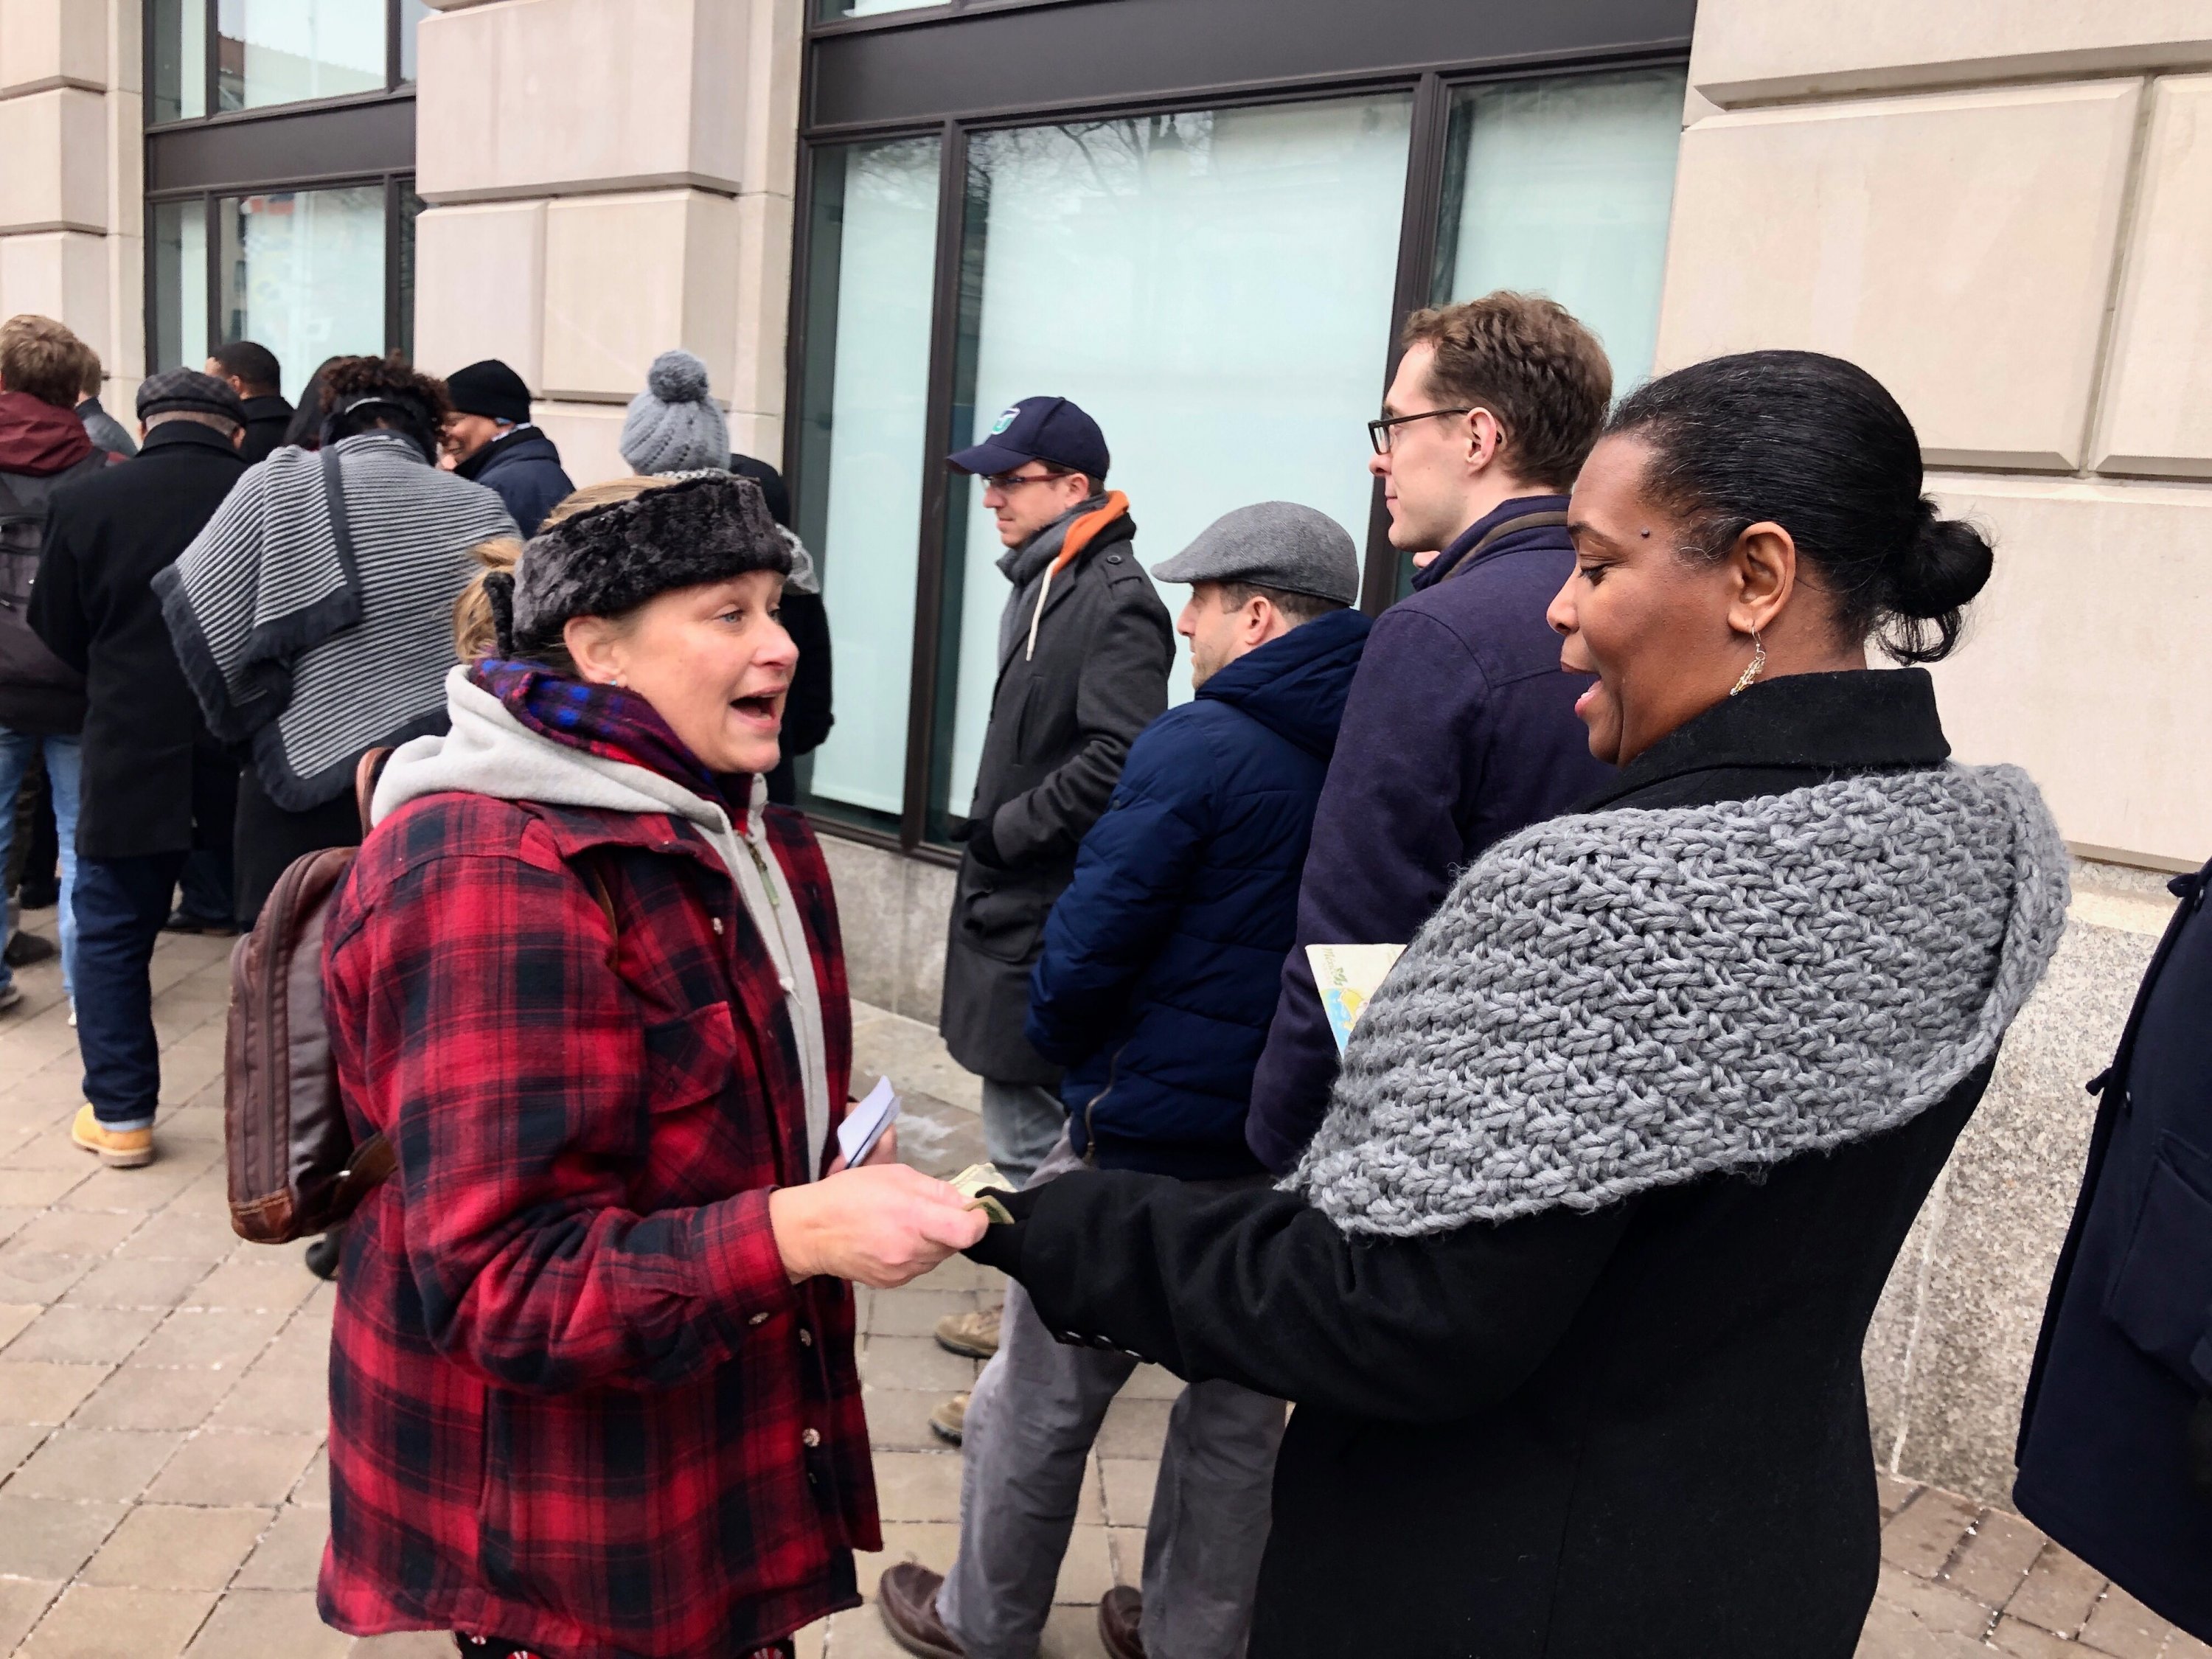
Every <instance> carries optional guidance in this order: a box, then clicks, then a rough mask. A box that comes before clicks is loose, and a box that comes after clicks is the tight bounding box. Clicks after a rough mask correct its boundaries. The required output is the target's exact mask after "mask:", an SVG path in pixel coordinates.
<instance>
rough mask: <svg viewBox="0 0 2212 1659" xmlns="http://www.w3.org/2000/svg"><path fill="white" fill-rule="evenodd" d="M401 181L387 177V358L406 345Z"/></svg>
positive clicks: (385, 296) (392, 176)
mask: <svg viewBox="0 0 2212 1659" xmlns="http://www.w3.org/2000/svg"><path fill="white" fill-rule="evenodd" d="M399 212H400V207H399V179H398V175H397V174H396V173H386V174H385V175H384V350H385V354H386V356H390V355H391V354H392V352H395V351H398V350H399V349H401V348H402V347H403V346H404V345H405V344H406V342H405V341H404V340H402V339H401V338H400V337H399Z"/></svg>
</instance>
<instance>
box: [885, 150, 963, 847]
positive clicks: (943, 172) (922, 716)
mask: <svg viewBox="0 0 2212 1659" xmlns="http://www.w3.org/2000/svg"><path fill="white" fill-rule="evenodd" d="M937 166H938V174H937V269H936V272H935V279H934V283H933V295H934V297H933V303H932V307H931V312H930V328H929V397H928V401H927V406H926V412H925V414H924V416H923V420H922V450H923V453H922V461H921V466H922V471H921V535H920V539H919V542H918V544H917V553H918V557H917V560H916V565H915V596H914V665H913V675H912V678H911V680H910V682H909V684H910V687H911V690H910V691H909V693H908V700H907V726H906V787H905V792H904V795H903V798H902V809H903V810H902V812H901V814H900V819H899V842H900V844H901V845H902V846H903V847H905V848H908V850H909V851H911V850H912V849H913V848H917V847H919V846H921V843H922V841H923V839H924V836H925V833H926V831H927V824H928V817H929V793H930V788H929V786H930V773H931V761H932V757H933V750H934V747H935V738H936V731H937V698H938V662H939V655H940V649H941V643H942V639H943V629H942V620H943V612H944V606H945V585H946V580H947V578H946V574H945V566H946V562H947V551H946V547H945V539H946V535H945V532H946V525H945V507H946V498H947V482H948V478H949V476H950V475H949V474H948V473H947V472H946V471H945V454H946V453H947V452H948V451H949V450H950V449H951V442H952V439H951V432H952V379H953V358H954V356H955V355H956V353H957V350H958V348H959V325H960V292H961V258H962V253H963V246H964V243H965V240H966V235H967V224H966V220H967V210H968V134H967V131H966V130H965V129H964V128H963V127H962V126H961V125H960V124H959V123H958V122H957V121H947V122H946V123H945V136H944V137H943V139H942V140H941V141H940V142H939V146H938V156H937Z"/></svg>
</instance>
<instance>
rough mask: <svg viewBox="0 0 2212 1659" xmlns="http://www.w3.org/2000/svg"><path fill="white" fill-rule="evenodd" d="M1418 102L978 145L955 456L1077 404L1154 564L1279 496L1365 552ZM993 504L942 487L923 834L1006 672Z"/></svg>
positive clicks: (1191, 119)
mask: <svg viewBox="0 0 2212 1659" xmlns="http://www.w3.org/2000/svg"><path fill="white" fill-rule="evenodd" d="M1411 115H1412V100H1411V97H1410V96H1409V95H1403V94H1378V95H1376V96H1374V97H1369V98H1358V99H1346V100H1332V101H1328V102H1323V103H1311V104H1295V105H1273V106H1263V107H1260V108H1255V109H1233V110H1222V111H1218V112H1194V113H1185V114H1178V115H1151V116H1135V117H1127V118H1120V119H1113V120H1103V121H1092V122H1084V123H1081V124H1078V125H1067V126H1051V127H1029V128H1022V129H1018V130H1015V131H1000V132H987V133H979V134H978V135H976V137H975V141H974V143H973V145H972V147H971V149H970V152H969V155H970V161H971V166H970V172H969V185H968V191H969V196H968V210H967V219H966V228H965V234H966V247H965V250H964V253H965V257H964V258H963V262H962V269H963V282H964V288H965V291H964V292H963V295H962V305H961V319H962V325H963V337H962V339H961V341H960V352H959V358H958V362H959V371H958V374H959V378H958V380H957V383H956V385H955V387H954V392H953V404H954V418H953V431H952V441H953V444H954V447H960V446H963V445H966V444H968V443H969V442H971V441H974V437H975V435H977V434H978V433H980V431H981V430H982V429H983V428H987V427H988V425H989V423H990V421H991V420H992V418H993V417H994V416H995V415H996V414H997V412H998V411H999V410H1001V409H1004V408H1006V406H1007V405H1008V404H1012V403H1013V402H1015V401H1016V400H1017V399H1018V398H1025V397H1029V396H1031V395H1034V394H1056V395H1059V396H1063V397H1067V398H1073V399H1074V400H1075V402H1077V403H1078V404H1081V405H1082V406H1083V407H1084V408H1085V409H1086V410H1089V411H1090V412H1091V415H1092V416H1095V417H1096V418H1097V421H1098V422H1099V424H1100V426H1101V427H1103V428H1104V430H1105V434H1106V441H1107V443H1108V445H1109V447H1110V448H1111V450H1112V452H1113V455H1114V470H1113V475H1112V477H1111V479H1110V480H1109V483H1110V484H1111V487H1113V488H1115V489H1121V490H1123V491H1125V492H1127V495H1128V497H1129V503H1130V511H1131V513H1132V515H1133V517H1134V518H1135V520H1136V521H1137V525H1138V554H1139V558H1140V559H1141V560H1142V561H1143V562H1145V563H1146V564H1148V565H1149V564H1152V563H1155V562H1158V561H1159V560H1161V559H1164V558H1165V557H1167V556H1170V554H1172V553H1174V552H1175V551H1176V550H1178V549H1180V548H1182V547H1183V546H1185V545H1187V544H1188V543H1189V542H1190V541H1191V540H1192V538H1194V537H1195V536H1196V535H1197V534H1198V532H1200V530H1202V529H1204V528H1205V527H1206V526H1207V525H1208V524H1210V523H1212V521H1213V520H1215V519H1216V518H1218V517H1219V516H1220V515H1221V514H1222V513H1225V512H1227V511H1229V510H1230V509H1231V507H1242V506H1245V505H1248V504H1249V503H1251V502H1254V501H1268V500H1285V501H1302V502H1304V503H1306V504H1307V505H1309V506H1311V507H1319V508H1321V509H1322V511H1323V512H1326V513H1330V514H1332V515H1333V516H1334V517H1335V518H1336V519H1337V520H1339V521H1340V522H1341V523H1342V524H1343V525H1344V526H1345V527H1346V529H1347V530H1349V531H1350V532H1352V536H1353V538H1354V539H1355V540H1357V541H1360V542H1364V540H1365V536H1366V529H1367V520H1368V511H1369V505H1370V499H1371V485H1370V480H1369V477H1368V474H1367V470H1366V465H1365V460H1366V455H1367V441H1366V435H1365V434H1364V432H1363V431H1362V430H1361V426H1360V423H1361V422H1363V421H1364V420H1366V419H1367V418H1368V417H1369V416H1370V415H1371V414H1372V413H1373V411H1374V407H1375V403H1376V395H1377V392H1378V389H1379V387H1380V384H1381V380H1382V374H1383V365H1384V363H1385V361H1386V359H1387V356H1388V350H1389V331H1390V315H1391V297H1392V294H1393V290H1394V289H1395V276H1396V270H1397V260H1398V238H1399V228H1400V227H1399V221H1400V216H1401V204H1402V203H1403V201H1404V197H1405V185H1406V161H1407V145H1408V135H1409V132H1410V129H1411ZM980 501H981V485H980V484H978V483H974V482H970V481H966V480H962V481H959V482H957V483H956V484H955V486H954V489H953V491H952V495H951V506H950V522H949V524H948V526H947V560H948V565H949V568H948V570H947V572H946V576H945V584H946V595H945V635H944V641H945V644H944V651H945V659H947V662H948V665H949V667H950V669H951V673H952V675H953V678H954V681H955V682H956V683H955V684H951V685H948V686H947V687H946V688H945V690H944V691H942V692H940V695H939V732H938V734H937V742H936V745H935V750H934V754H935V762H936V764H935V768H934V770H935V774H936V775H935V777H934V778H933V781H932V791H931V794H932V799H931V805H932V807H933V811H934V814H935V816H934V817H933V822H932V825H931V829H932V833H933V835H936V834H939V833H941V831H942V829H943V827H944V819H945V815H946V814H948V813H964V812H965V811H966V810H967V806H968V803H969V799H970V797H971V796H972V794H973V793H974V788H975V767H976V762H977V759H978V757H979V756H980V754H981V747H982V737H983V727H984V723H985V720H986V718H987V715H988V713H989V710H990V703H991V693H992V690H993V687H994V684H995V682H996V679H997V669H998V661H997V642H998V633H999V617H1000V611H1002V610H1003V609H1004V607H1005V605H1006V600H1007V595H1008V591H1009V590H1008V587H1007V584H1006V578H1005V577H1004V576H1002V575H1000V574H999V571H998V568H997V562H998V559H999V556H1000V553H1001V552H1002V551H1003V550H1002V549H1001V548H1000V544H999V539H998V536H997V534H996V532H995V528H994V525H993V522H992V520H991V517H990V515H989V514H988V513H984V512H983V511H982V510H981V507H980V505H978V503H979V502H980ZM1187 592H1188V590H1185V589H1182V588H1173V589H1169V590H1166V591H1165V595H1164V596H1165V597H1166V598H1167V599H1169V602H1170V605H1169V608H1170V611H1173V610H1174V609H1176V607H1177V606H1179V605H1181V604H1182V600H1183V599H1184V598H1185V597H1187ZM1178 648H1179V650H1180V649H1181V647H1178ZM840 666H841V671H842V660H841V665H840ZM1170 695H1171V696H1173V697H1175V698H1176V700H1178V701H1179V700H1181V699H1182V698H1185V697H1188V696H1189V676H1188V664H1187V659H1179V661H1178V665H1177V667H1176V673H1175V680H1174V683H1173V686H1172V689H1171V692H1170Z"/></svg>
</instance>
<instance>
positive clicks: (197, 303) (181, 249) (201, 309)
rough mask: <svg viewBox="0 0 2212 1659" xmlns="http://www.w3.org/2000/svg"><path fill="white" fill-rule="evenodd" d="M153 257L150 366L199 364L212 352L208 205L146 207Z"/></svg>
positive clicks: (193, 202) (197, 202)
mask: <svg viewBox="0 0 2212 1659" xmlns="http://www.w3.org/2000/svg"><path fill="white" fill-rule="evenodd" d="M147 217H148V219H149V238H150V242H151V252H152V255H153V259H154V315H153V319H152V323H153V339H152V340H151V341H150V342H149V347H150V352H149V355H150V356H151V357H152V359H153V362H152V363H151V365H150V367H152V368H154V369H155V371H157V372H158V371H160V370H161V369H165V368H203V367H204V366H205V365H206V362H207V354H208V337H207V323H208V283H207V270H208V266H207V204H206V203H205V202H204V201H202V200H201V199H200V198H199V197H197V196H196V197H192V198H191V200H190V201H188V202H156V203H155V204H153V205H152V206H151V207H150V208H149V209H148V210H147Z"/></svg>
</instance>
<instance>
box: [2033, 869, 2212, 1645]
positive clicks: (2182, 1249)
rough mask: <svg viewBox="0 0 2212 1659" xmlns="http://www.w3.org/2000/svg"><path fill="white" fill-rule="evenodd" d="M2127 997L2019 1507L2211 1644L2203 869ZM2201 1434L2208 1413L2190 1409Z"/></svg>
mask: <svg viewBox="0 0 2212 1659" xmlns="http://www.w3.org/2000/svg"><path fill="white" fill-rule="evenodd" d="M2172 887H2173V890H2174V892H2175V893H2176V894H2177V895H2179V897H2180V900H2181V905H2180V908H2179V909H2178V910H2177V911H2176V912H2175V913H2174V916H2173V920H2172V922H2171V923H2170V924H2169V925H2168V926H2167V928H2166V937H2165V938H2164V939H2162V940H2161V941H2160V944H2159V947H2158V954H2157V955H2156V956H2154V957H2153V958H2152V959H2151V965H2150V971H2149V972H2148V974H2147V975H2145V976H2144V978H2143V983H2142V989H2141V990H2140V991H2139V992H2138V993H2137V994H2136V1006H2135V1011H2134V1012H2132V1013H2131V1014H2130V1015H2129V1017H2128V1024H2127V1029H2126V1031H2125V1033H2124V1035H2123V1036H2122V1037H2121V1039H2120V1050H2119V1054H2118V1058H2116V1059H2115V1060H2114V1061H2113V1062H2112V1069H2111V1070H2110V1071H2108V1072H2106V1073H2105V1075H2104V1076H2103V1077H2102V1078H2100V1079H2098V1080H2097V1082H2096V1083H2095V1084H2093V1085H2091V1086H2092V1087H2097V1088H2101V1090H2102V1092H2103V1101H2102V1104H2101V1106H2100V1109H2099V1111H2098V1114H2097V1128H2096V1133H2095V1134H2094V1136H2093V1138H2092V1139H2091V1140H2090V1143H2089V1165H2088V1170H2087V1174H2086V1175H2085V1176H2083V1179H2082V1184H2081V1205H2080V1207H2079V1208H2078V1209H2077V1210H2076V1211H2075V1215H2074V1226H2073V1230H2072V1231H2071V1232H2070V1233H2069V1235H2068V1237H2067V1240H2066V1247H2065V1249H2063V1251H2062V1252H2061V1253H2060V1255H2059V1258H2058V1272H2057V1280H2056V1282H2055V1283H2054V1284H2053V1285H2051V1305H2050V1307H2049V1309H2048V1310H2046V1311H2045V1315H2044V1326H2043V1337H2042V1340H2041V1341H2040V1342H2039V1344H2038V1345H2037V1348H2036V1355H2035V1369H2034V1370H2033V1372H2032V1373H2031V1374H2030V1376H2029V1378H2028V1384H2027V1404H2026V1406H2025V1407H2024V1408H2023V1409H2022V1411H2021V1433H2020V1480H2019V1483H2018V1484H2017V1485H2016V1486H2015V1487H2014V1488H2013V1496H2014V1498H2015V1501H2017V1502H2018V1504H2020V1512H2021V1514H2022V1515H2025V1516H2027V1518H2028V1519H2029V1520H2031V1521H2033V1522H2035V1524H2036V1525H2037V1526H2039V1527H2041V1528H2043V1529H2044V1530H2045V1532H2047V1533H2049V1534H2051V1536H2052V1537H2053V1538H2055V1539H2057V1541H2059V1542H2060V1543H2061V1544H2063V1545H2064V1546H2065V1547H2067V1548H2068V1549H2069V1550H2072V1551H2073V1552H2074V1553H2075V1554H2076V1555H2078V1556H2080V1557H2081V1559H2083V1560H2085V1561H2087V1563H2089V1565H2091V1566H2093V1567H2095V1568H2096V1569H2097V1570H2098V1571H2100V1572H2104V1573H2108V1574H2110V1575H2111V1576H2112V1579H2113V1580H2114V1581H2115V1582H2116V1583H2118V1584H2119V1585H2120V1587H2121V1588H2122V1589H2125V1590H2127V1591H2129V1592H2130V1593H2131V1594H2132V1595H2135V1596H2136V1599H2137V1600H2139V1601H2143V1602H2145V1603H2146V1604H2148V1606H2149V1607H2151V1608H2153V1609H2154V1611H2156V1612H2158V1613H2162V1614H2163V1615H2165V1616H2166V1618H2167V1619H2170V1620H2172V1621H2173V1622H2174V1623H2175V1624H2177V1625H2179V1626H2181V1627H2182V1628H2183V1629H2184V1630H2185V1631H2188V1632H2190V1633H2191V1635H2194V1636H2197V1637H2199V1638H2203V1639H2205V1640H2208V1641H2212V1485H2205V1484H2199V1482H2198V1481H2197V1480H2191V1476H2190V1472H2189V1457H2188V1450H2187V1447H2188V1435H2189V1431H2190V1423H2191V1418H2192V1417H2193V1416H2196V1415H2197V1414H2198V1413H2203V1412H2207V1411H2212V1407H2208V1406H2207V1405H2206V1404H2205V1401H2206V1400H2207V1397H2208V1396H2212V904H2208V902H2206V898H2205V894H2206V892H2207V890H2212V865H2207V866H2205V867H2204V868H2203V870H2200V871H2198V872H2197V873H2196V874H2195V875H2193V876H2182V877H2179V878H2177V879H2176V880H2175V881H2174V882H2173V884H2172ZM2199 1431H2200V1432H2201V1431H2202V1419H2201V1418H2200V1419H2199Z"/></svg>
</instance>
